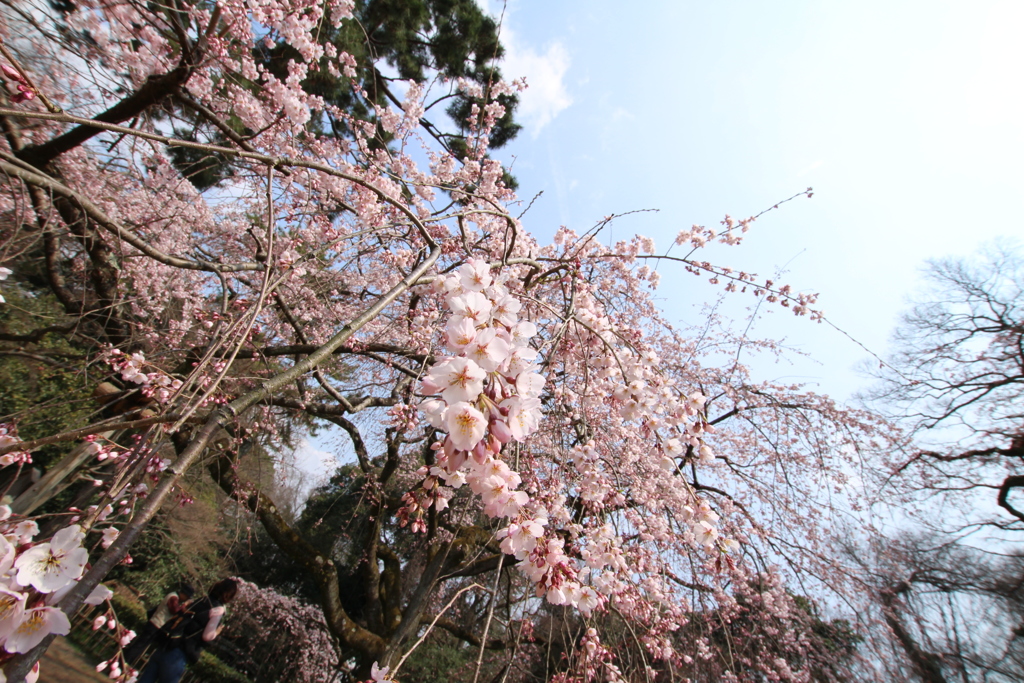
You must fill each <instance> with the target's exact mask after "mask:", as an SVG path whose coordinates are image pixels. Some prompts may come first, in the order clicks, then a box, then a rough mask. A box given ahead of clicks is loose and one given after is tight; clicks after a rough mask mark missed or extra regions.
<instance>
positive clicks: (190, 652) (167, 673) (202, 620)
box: [139, 579, 238, 683]
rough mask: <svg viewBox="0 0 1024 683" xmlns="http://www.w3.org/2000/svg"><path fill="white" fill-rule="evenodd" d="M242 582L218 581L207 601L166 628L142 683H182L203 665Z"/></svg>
mask: <svg viewBox="0 0 1024 683" xmlns="http://www.w3.org/2000/svg"><path fill="white" fill-rule="evenodd" d="M237 593H238V582H237V581H235V580H234V579H224V580H223V581H218V582H217V583H215V584H214V585H213V587H212V588H211V589H210V592H209V593H208V594H207V596H206V597H205V598H202V599H201V600H197V601H195V602H193V603H191V604H189V605H188V606H187V607H185V609H184V610H182V612H181V613H180V614H178V616H177V617H175V618H174V619H172V620H171V621H170V622H168V623H167V624H165V625H164V628H163V631H162V634H161V636H162V638H161V640H162V642H161V646H160V648H159V649H158V650H157V651H156V652H154V653H153V656H152V657H150V658H149V663H148V664H147V665H146V668H145V669H143V671H142V676H140V677H139V683H178V682H179V681H180V680H181V677H182V675H184V673H185V667H187V666H188V665H189V664H195V663H196V662H197V661H199V655H200V654H201V653H202V651H203V646H205V645H206V643H209V642H210V641H212V640H214V639H215V638H216V637H217V636H218V635H220V631H221V629H222V628H223V624H222V623H221V620H222V619H223V618H224V614H225V612H227V609H226V607H225V605H227V604H228V603H229V602H231V601H232V600H234V599H235V595H236V594H237Z"/></svg>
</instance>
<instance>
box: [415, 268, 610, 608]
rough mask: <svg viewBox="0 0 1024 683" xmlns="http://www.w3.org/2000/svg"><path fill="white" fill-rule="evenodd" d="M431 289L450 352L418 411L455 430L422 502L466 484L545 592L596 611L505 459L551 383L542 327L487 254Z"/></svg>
mask: <svg viewBox="0 0 1024 683" xmlns="http://www.w3.org/2000/svg"><path fill="white" fill-rule="evenodd" d="M433 287H434V289H435V292H436V293H438V294H440V295H442V296H444V297H445V302H446V304H447V307H448V310H449V311H450V312H451V317H450V318H449V320H448V324H447V327H446V330H445V342H446V346H447V348H448V350H449V351H450V353H451V354H452V355H449V356H446V357H444V358H442V359H440V360H439V361H438V362H437V363H435V364H434V365H433V366H432V367H431V368H430V370H429V372H428V373H427V375H426V377H425V378H424V379H423V381H422V384H421V388H422V391H423V394H424V395H426V396H437V395H440V397H439V398H428V399H426V400H424V401H423V402H421V403H420V405H419V408H420V410H421V411H422V412H423V414H424V415H425V416H426V418H427V420H429V422H430V424H431V425H433V426H434V427H435V428H437V429H438V430H441V431H444V432H447V436H446V437H445V438H444V440H443V441H442V442H439V443H438V444H435V447H436V449H437V451H438V456H437V464H436V466H434V467H430V468H424V469H423V471H422V474H423V475H424V477H425V480H424V485H423V488H424V489H425V490H427V491H428V492H430V493H431V495H432V498H431V500H430V501H428V502H427V503H426V504H425V505H423V506H422V507H429V506H430V505H434V506H435V508H436V509H438V510H443V509H444V507H446V506H447V502H448V499H449V498H450V497H451V495H453V494H452V493H451V491H450V489H457V488H459V487H461V486H462V485H463V484H467V483H468V484H469V486H470V488H471V489H472V490H473V493H475V494H477V495H478V496H480V499H481V502H482V503H483V505H484V508H483V509H484V513H485V514H487V515H488V516H490V517H492V518H494V519H504V518H507V519H508V520H509V525H508V526H507V527H505V528H504V529H502V530H501V531H499V532H498V537H499V538H500V539H502V540H501V546H502V548H503V549H504V550H505V552H506V553H508V554H510V555H513V556H515V557H516V559H518V560H520V563H519V565H518V566H519V567H520V569H521V570H522V571H523V572H524V573H525V574H526V575H527V576H528V577H529V578H530V579H531V580H532V581H533V582H534V583H535V584H536V585H537V591H538V594H541V595H546V596H547V599H548V600H549V601H550V602H552V603H554V604H560V605H561V604H571V605H573V606H576V607H579V608H580V609H581V610H582V611H583V612H584V613H586V614H589V613H590V611H591V610H592V609H593V608H594V607H596V606H597V605H598V603H599V598H598V596H597V594H596V593H595V592H594V591H593V589H591V588H589V587H582V586H580V585H579V583H578V582H576V581H575V578H576V570H575V568H574V566H573V563H572V562H571V561H570V560H569V558H568V557H567V556H566V555H565V554H564V553H563V541H562V539H560V538H549V539H545V538H544V533H545V527H546V526H547V523H548V520H547V512H546V510H545V509H544V508H543V506H539V505H531V504H530V496H529V495H528V494H527V493H526V492H525V491H520V490H518V488H519V485H520V484H521V483H522V478H521V477H520V476H519V474H518V473H517V472H515V471H513V470H512V469H511V468H510V467H509V466H508V465H507V464H506V463H504V462H503V461H502V460H500V458H499V455H500V453H501V449H502V446H503V445H504V444H506V443H509V442H511V441H520V442H521V441H525V440H526V438H527V437H529V436H530V434H532V433H533V432H534V431H536V429H537V427H538V425H539V422H540V417H541V402H540V395H541V391H542V390H543V388H544V383H545V380H544V377H543V376H541V375H540V374H539V373H538V372H536V370H537V368H538V367H539V366H538V365H537V363H535V362H534V361H535V359H536V358H537V355H538V354H537V351H536V350H535V349H533V348H531V347H530V345H529V341H530V339H531V338H532V337H533V336H534V335H536V334H537V327H536V325H534V324H533V323H532V322H529V321H527V320H520V319H519V312H520V310H522V304H521V303H520V301H519V300H518V299H517V298H516V297H515V296H514V295H512V294H510V293H509V291H508V290H507V289H506V288H505V287H504V286H503V285H502V284H501V283H500V282H495V281H494V280H493V279H492V277H491V273H490V266H489V265H488V264H487V262H485V261H482V260H478V259H470V260H469V262H468V263H466V264H465V265H463V266H462V267H460V268H459V269H458V271H457V272H455V273H452V274H450V275H447V276H442V277H438V278H437V280H435V282H434V283H433ZM441 481H443V482H444V483H445V485H446V487H447V488H448V489H449V490H448V491H446V490H445V489H446V487H442V486H441V485H440V482H441Z"/></svg>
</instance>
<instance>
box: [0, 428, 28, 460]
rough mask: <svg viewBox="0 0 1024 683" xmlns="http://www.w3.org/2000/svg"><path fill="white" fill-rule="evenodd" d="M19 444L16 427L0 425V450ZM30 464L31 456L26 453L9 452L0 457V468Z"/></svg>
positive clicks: (19, 451)
mask: <svg viewBox="0 0 1024 683" xmlns="http://www.w3.org/2000/svg"><path fill="white" fill-rule="evenodd" d="M20 442H21V439H19V438H18V427H17V426H16V425H15V424H13V423H9V422H6V423H3V424H0V448H6V447H8V446H14V445H15V444H18V443H20ZM31 463H32V455H31V454H30V453H29V452H28V451H21V450H16V451H11V452H10V453H5V454H3V455H0V467H6V466H8V465H19V464H21V465H29V464H31Z"/></svg>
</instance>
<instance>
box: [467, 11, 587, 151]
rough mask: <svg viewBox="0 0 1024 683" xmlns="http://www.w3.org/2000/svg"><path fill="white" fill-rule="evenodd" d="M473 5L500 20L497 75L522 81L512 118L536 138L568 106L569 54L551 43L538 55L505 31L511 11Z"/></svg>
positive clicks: (531, 46) (529, 46)
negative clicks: (500, 50) (500, 52)
mask: <svg viewBox="0 0 1024 683" xmlns="http://www.w3.org/2000/svg"><path fill="white" fill-rule="evenodd" d="M477 4H478V5H480V7H481V8H482V9H483V10H484V11H485V12H487V13H488V14H490V15H491V16H493V17H494V18H495V19H496V20H497V19H498V18H499V17H500V18H501V44H502V45H504V47H505V58H504V59H503V60H502V63H501V74H502V76H503V77H504V78H505V80H507V81H511V80H514V79H516V78H525V79H526V84H527V85H528V86H529V87H528V88H527V90H526V92H524V93H522V94H521V95H520V96H519V109H518V110H517V113H516V118H517V119H518V120H519V121H520V122H521V123H522V124H523V125H524V127H525V128H526V129H527V130H528V131H529V132H530V135H531V136H532V137H533V138H536V137H537V135H538V134H539V133H540V131H541V130H543V128H544V126H546V125H548V124H549V123H551V121H552V120H554V118H555V117H556V116H558V114H559V113H561V112H562V111H563V110H565V109H566V108H567V107H568V106H569V105H571V104H572V98H571V97H570V96H569V92H568V91H567V90H566V88H565V75H566V73H568V71H569V64H570V61H571V60H570V59H569V51H568V50H566V48H565V46H564V45H563V44H562V43H561V42H560V41H555V42H554V43H551V44H549V45H548V46H547V47H546V48H545V49H544V52H539V51H538V50H537V49H536V48H535V47H534V46H533V45H527V44H526V43H525V42H523V41H522V40H521V39H520V38H519V35H518V34H517V33H515V32H514V31H512V29H510V28H509V23H510V15H511V11H510V10H509V8H508V7H507V6H506V4H505V3H503V2H488V0H477ZM492 5H493V6H492Z"/></svg>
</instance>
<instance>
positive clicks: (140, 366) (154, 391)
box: [103, 349, 181, 403]
mask: <svg viewBox="0 0 1024 683" xmlns="http://www.w3.org/2000/svg"><path fill="white" fill-rule="evenodd" d="M103 359H104V360H105V361H106V362H107V363H108V364H109V365H110V366H111V367H112V368H114V369H115V370H117V371H118V372H119V373H120V374H121V379H123V380H124V381H125V382H131V383H132V384H138V385H139V386H140V387H141V388H142V393H143V395H145V396H147V397H148V398H152V399H153V400H155V401H157V402H158V403H167V402H168V401H169V400H170V399H171V396H173V395H174V394H175V393H176V392H177V391H178V389H179V388H181V380H180V379H172V378H171V377H169V376H168V375H166V374H164V373H163V372H160V371H158V370H157V371H154V372H145V370H144V368H145V367H146V356H145V355H144V354H143V353H142V352H141V351H139V352H136V353H132V354H125V353H123V352H122V351H121V350H120V349H111V350H110V351H108V352H107V353H106V354H104V356H103Z"/></svg>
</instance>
